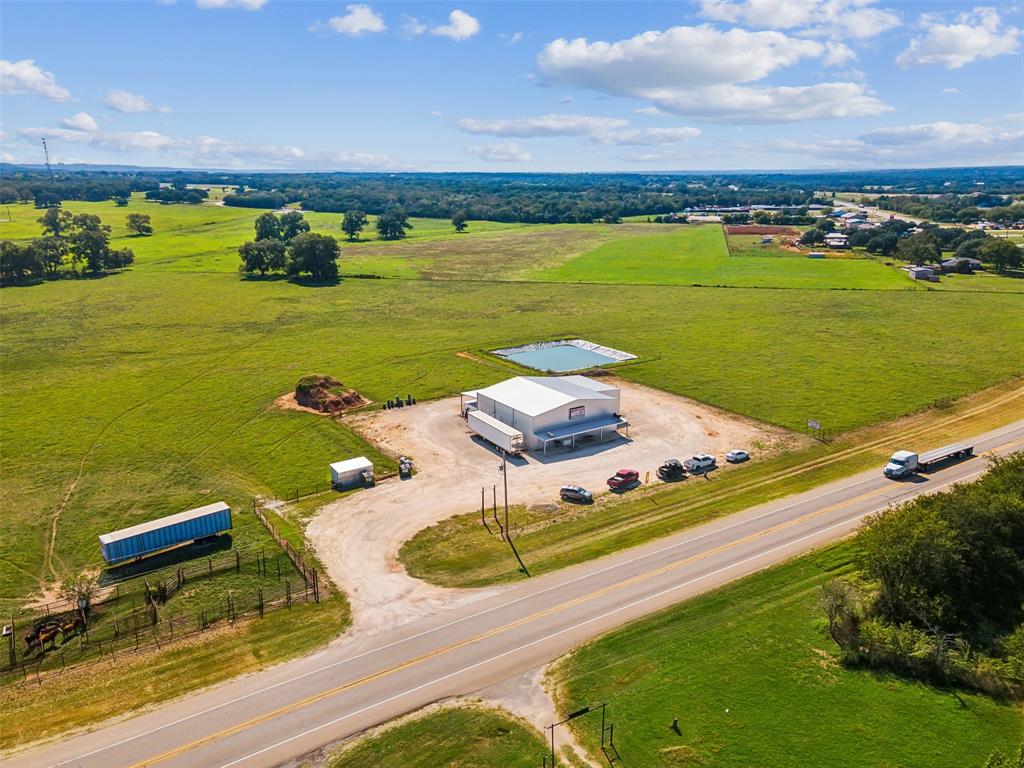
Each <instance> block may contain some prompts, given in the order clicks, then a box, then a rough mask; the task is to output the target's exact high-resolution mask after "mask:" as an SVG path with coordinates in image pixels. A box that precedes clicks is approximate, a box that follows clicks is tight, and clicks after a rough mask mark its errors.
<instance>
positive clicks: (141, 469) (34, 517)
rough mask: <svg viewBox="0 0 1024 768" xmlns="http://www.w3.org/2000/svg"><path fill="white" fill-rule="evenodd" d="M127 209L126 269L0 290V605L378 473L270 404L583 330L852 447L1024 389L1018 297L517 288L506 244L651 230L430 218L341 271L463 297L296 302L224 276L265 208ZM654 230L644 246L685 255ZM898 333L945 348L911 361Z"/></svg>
mask: <svg viewBox="0 0 1024 768" xmlns="http://www.w3.org/2000/svg"><path fill="white" fill-rule="evenodd" d="M80 205H81V206H88V205H92V206H108V209H109V210H107V212H106V213H103V212H101V215H104V218H105V220H108V221H109V222H110V223H112V224H113V225H114V226H115V234H117V233H118V232H119V230H118V227H119V226H120V225H119V224H118V220H117V217H118V216H120V215H123V212H124V211H125V210H126V209H116V208H114V207H113V205H112V204H106V203H97V204H80ZM135 206H143V207H144V209H145V210H147V211H148V212H151V214H152V215H153V222H154V226H155V228H156V234H155V235H154V236H153V237H150V238H125V241H126V242H128V243H130V245H131V246H132V247H133V248H136V250H137V251H138V253H139V260H138V263H137V264H136V265H135V266H134V267H133V268H132V269H131V270H128V271H126V272H124V273H121V274H114V275H110V276H107V277H101V278H92V279H77V280H74V279H69V280H58V281H50V282H44V283H42V284H39V285H34V286H27V287H19V288H9V289H4V290H3V292H2V293H0V303H2V307H0V321H2V323H0V343H2V348H3V360H2V362H3V365H2V369H0V409H2V411H3V413H4V419H3V423H2V425H0V438H2V439H0V459H2V461H3V464H4V467H5V474H4V477H3V478H2V480H0V494H2V496H0V498H2V499H3V503H4V509H5V514H4V515H3V517H2V518H0V537H2V541H3V545H2V551H0V596H3V597H7V598H16V597H19V596H23V595H25V594H26V593H28V592H32V591H34V590H38V589H41V588H43V587H44V586H46V585H48V584H51V583H52V582H53V581H54V580H56V579H57V578H58V577H59V576H61V575H63V574H66V573H68V572H69V571H71V570H74V569H76V568H79V567H83V566H93V565H96V564H97V562H98V557H99V553H98V546H97V544H96V536H97V535H98V534H99V533H102V532H104V531H107V530H112V529H114V528H118V527H122V526H124V525H128V524H131V523H135V522H139V521H141V520H144V519H149V518H152V517H156V516H160V515H164V514H168V513H171V512H175V511H179V510H181V509H186V508H190V507H193V506H197V505H199V504H203V503H207V502H209V501H211V500H217V499H221V498H223V499H224V500H226V501H228V502H229V503H230V504H231V505H232V506H233V507H235V508H236V509H239V510H244V509H245V508H246V507H247V506H250V505H251V498H252V496H254V495H268V496H279V497H288V496H291V495H292V494H293V492H294V490H295V489H297V488H303V489H305V488H309V487H311V486H312V485H314V484H316V483H323V482H324V481H325V480H326V472H327V464H328V463H329V462H330V461H334V460H337V459H339V458H344V457H347V456H352V455H359V454H366V455H368V456H371V457H372V458H374V460H375V461H376V462H377V463H378V467H379V468H383V469H391V468H392V464H391V463H390V459H389V458H387V457H385V456H382V455H380V454H379V453H378V452H376V451H375V450H374V449H373V448H372V447H370V446H367V445H366V444H365V443H364V442H363V441H362V439H361V438H360V437H359V436H358V435H356V434H355V433H353V432H352V430H350V429H349V428H348V427H347V426H346V425H345V424H344V423H343V422H339V421H336V420H332V419H328V418H325V417H322V416H314V415H312V414H307V413H299V412H294V411H281V410H279V409H278V408H276V407H275V406H274V400H275V398H276V397H277V396H278V395H280V394H283V393H285V392H287V391H289V390H290V389H291V388H292V387H294V384H295V382H296V381H297V380H298V379H299V378H300V377H301V376H303V375H305V374H308V373H325V374H329V375H332V376H335V377H336V378H338V379H340V380H342V381H343V382H344V383H345V384H346V385H349V386H352V387H354V388H356V389H357V390H359V391H360V392H362V393H363V394H364V395H366V396H367V397H369V398H370V399H371V400H374V401H376V402H379V401H380V400H382V399H386V398H388V397H394V396H396V395H400V394H401V395H404V394H406V393H411V394H413V395H414V396H416V397H417V398H418V399H421V400H425V399H429V398H434V397H440V396H442V395H447V394H450V393H452V392H456V391H460V390H462V389H466V388H468V387H471V386H479V385H481V384H485V383H490V382H493V381H495V380H497V379H499V378H501V377H502V376H504V375H506V374H505V372H506V370H507V369H505V368H502V367H501V366H497V365H496V364H494V363H493V362H488V361H486V360H482V361H481V360H474V359H469V358H466V357H461V356H459V355H458V353H459V352H462V351H466V350H469V351H474V350H475V351H479V350H482V349H493V348H496V347H501V346H510V345H513V344H516V343H521V342H523V341H532V340H536V339H544V338H561V337H565V336H579V337H583V338H588V339H592V340H594V341H598V342H601V343H605V344H609V345H611V346H614V347H617V348H620V349H629V350H630V351H632V352H635V353H636V354H638V355H640V358H641V359H640V360H639V361H638V363H637V364H635V365H629V366H626V367H624V368H622V369H620V372H621V375H623V376H625V377H627V378H630V379H633V380H635V381H638V382H641V383H645V384H649V385H651V386H655V387H659V388H662V389H666V390H669V391H673V392H677V393H679V394H683V395H686V396H689V397H692V398H695V399H698V400H701V401H704V402H709V403H712V404H715V405H718V406H721V407H723V408H726V409H728V410H732V411H735V412H738V413H742V414H746V415H749V416H752V417H754V418H758V419H761V420H763V421H768V422H771V423H774V424H779V425H782V426H785V427H789V428H798V427H800V426H801V425H802V424H803V423H804V422H805V420H806V419H807V418H808V417H817V418H820V419H821V420H822V421H823V422H824V423H825V424H826V425H827V426H828V427H829V428H830V429H833V430H837V431H841V430H846V429H852V428H855V427H859V426H862V425H865V424H870V423H874V422H877V421H879V420H882V419H885V418H889V417H892V416H896V415H899V414H902V413H906V412H909V411H913V410H916V409H919V408H922V407H924V406H926V405H928V404H930V403H932V402H934V401H936V400H939V399H950V398H955V397H957V396H960V395H963V394H966V393H968V392H972V391H975V390H977V389H980V388H983V387H986V386H989V385H992V384H994V383H996V382H998V381H1001V380H1004V379H1006V378H1008V377H1011V376H1014V375H1016V374H1019V373H1021V372H1022V371H1024V360H1022V359H1021V355H1020V344H1019V341H1020V339H1021V338H1022V337H1024V311H1022V302H1021V298H1020V297H1019V296H1012V295H994V294H993V295H988V294H981V293H974V292H963V293H958V292H940V291H887V290H883V291H856V292H853V291H851V292H846V291H805V290H749V289H710V288H704V289H701V288H691V287H683V286H654V285H591V286H587V287H586V288H581V287H580V286H578V285H573V284H558V283H519V282H516V283H506V282H501V281H497V280H493V279H488V278H487V277H486V275H488V274H490V272H488V269H487V267H486V265H485V262H484V260H485V257H486V255H487V254H488V253H489V252H494V243H495V242H506V243H515V244H516V246H515V248H516V250H515V251H514V252H516V253H525V252H526V251H529V250H530V249H533V248H537V247H539V245H540V244H547V245H549V246H550V245H551V242H552V241H550V240H545V239H544V238H556V239H557V240H558V242H559V243H560V244H561V246H562V247H564V248H566V249H569V250H571V249H572V248H575V247H578V246H579V245H580V243H582V242H583V241H588V238H591V237H592V238H595V239H597V240H600V239H604V238H612V240H611V241H609V242H620V243H621V242H627V246H620V247H621V248H622V249H623V250H624V251H626V250H629V249H631V248H632V247H633V246H632V245H628V242H629V241H632V240H634V239H636V238H640V237H641V236H640V235H637V234H636V232H635V229H634V231H630V230H629V229H626V228H622V229H618V228H616V226H618V225H594V226H593V227H586V226H585V227H583V228H582V229H580V230H575V229H573V228H571V227H569V226H568V225H567V226H566V227H551V228H546V227H540V226H526V227H520V228H518V229H516V228H514V227H511V228H509V229H507V230H504V229H501V227H503V226H504V225H496V228H495V229H493V230H491V231H486V228H485V227H483V226H480V227H478V226H477V223H476V222H473V223H471V225H470V232H469V233H467V234H464V235H455V234H454V233H451V232H450V227H448V226H447V224H446V223H445V222H439V223H435V227H434V230H433V234H431V233H430V232H429V231H428V230H429V228H428V227H426V226H424V227H422V228H419V229H418V230H414V232H417V231H418V232H419V233H420V234H419V236H420V237H422V238H423V240H422V242H421V243H420V244H417V243H416V242H415V241H414V239H413V238H412V237H410V239H409V240H408V241H407V242H404V243H397V244H380V243H376V242H373V241H371V242H367V243H361V244H356V245H354V246H345V247H344V250H343V253H344V254H345V255H344V256H343V260H344V259H347V258H348V254H349V253H350V252H353V251H356V252H358V251H359V249H367V250H369V249H376V251H378V252H379V253H380V254H381V255H380V256H379V257H378V256H373V257H371V258H375V259H376V258H379V259H381V260H382V261H386V260H388V259H390V260H393V261H398V262H402V261H406V260H413V259H416V258H418V257H416V256H414V255H410V254H415V253H417V252H418V250H420V249H422V251H423V252H425V253H427V252H429V253H431V254H433V255H429V256H423V259H424V260H425V261H430V262H431V263H432V264H435V265H436V264H437V263H438V260H439V259H444V260H447V261H446V263H447V264H449V265H452V266H451V267H450V268H451V269H453V270H455V269H456V266H454V265H458V264H461V266H458V269H462V270H464V271H465V276H466V278H468V279H466V280H462V281H456V280H452V279H445V280H352V279H350V280H342V281H341V282H340V283H339V284H337V285H331V286H309V285H301V284H297V283H293V282H290V281H288V280H285V279H276V278H269V279H264V280H259V279H245V278H243V277H241V276H239V275H238V274H237V272H236V271H235V270H236V267H235V261H236V257H235V255H234V251H233V249H234V248H235V247H236V246H237V245H238V244H239V243H240V242H241V241H243V240H244V239H246V238H248V237H249V236H250V231H251V229H250V227H251V221H252V220H253V219H254V218H255V216H256V215H258V213H259V212H258V211H252V210H244V209H228V208H224V207H222V206H212V205H204V206H189V207H186V206H164V205H157V204H151V203H143V202H139V201H133V202H132V204H131V205H130V206H129V208H128V209H127V210H133V209H134V207H135ZM74 207H75V206H72V205H69V208H74ZM11 210H12V212H13V211H19V213H18V214H17V216H15V222H13V223H6V224H4V225H3V227H2V228H0V236H2V235H4V234H11V235H16V236H19V237H28V236H31V235H32V234H34V233H35V230H34V228H33V227H34V225H30V223H29V222H33V221H34V218H36V217H37V216H38V212H37V211H35V210H34V209H32V208H31V206H27V205H26V206H11ZM324 216H331V215H328V214H324ZM311 218H314V217H311ZM325 221H326V219H325ZM315 223H317V224H318V227H320V226H326V225H325V224H324V223H323V222H315ZM636 227H647V225H636ZM499 230H500V231H499ZM644 231H650V232H651V233H652V234H650V235H643V236H642V237H649V238H650V239H651V240H652V241H654V242H655V243H656V245H654V246H652V249H653V250H654V251H657V250H659V249H664V248H665V247H666V245H665V241H666V238H668V239H669V240H671V239H672V238H675V237H679V235H678V234H677V233H675V232H670V233H668V234H665V233H663V232H661V231H659V228H657V227H652V228H651V229H650V230H647V229H645V230H644ZM691 231H698V232H702V233H703V232H705V231H706V232H707V233H708V234H706V235H705V234H702V235H701V236H702V237H707V238H708V240H709V242H714V238H715V237H716V236H717V237H719V238H720V237H721V235H720V230H716V229H714V228H710V229H707V230H691ZM446 232H447V234H446ZM565 232H568V234H563V233H565ZM619 233H622V239H621V240H620V241H616V240H615V238H618V237H619V236H620V235H619ZM121 234H123V232H121ZM520 239H521V240H522V241H521V242H520ZM481 244H482V245H481ZM510 247H511V246H510ZM603 247H607V245H602V246H598V247H597V248H596V250H600V249H601V248H603ZM389 249H390V250H391V251H394V252H395V253H399V254H402V255H400V256H388V255H387V251H388V250H389ZM431 249H434V250H431ZM437 249H442V250H444V255H443V256H440V255H437ZM460 254H461V255H460ZM465 254H469V255H468V256H467V255H465ZM548 257H549V252H547V251H543V250H542V252H541V253H539V254H538V253H532V255H531V254H528V255H526V256H525V257H524V258H526V259H527V260H530V259H534V260H538V259H539V260H543V259H544V258H548ZM462 258H465V259H466V262H460V261H459V260H460V259H462ZM503 258H505V259H507V258H508V257H507V256H501V255H500V254H499V255H498V256H495V259H496V260H497V261H499V262H501V260H502V259H503ZM558 258H562V257H561V256H559V257H558ZM581 258H590V257H581ZM609 258H611V259H612V261H614V257H613V256H612V257H609ZM715 258H717V257H715ZM736 260H737V261H756V262H758V263H763V264H766V265H769V266H770V265H774V264H778V263H781V262H783V261H785V259H775V258H771V259H767V258H766V259H753V258H751V259H736ZM511 261H512V262H513V264H514V263H515V261H516V260H515V259H512V260H511ZM567 263H568V264H571V263H572V261H569V262H567ZM468 264H479V265H481V266H480V267H479V269H475V268H470V267H469V266H467V265H468ZM506 264H507V262H506ZM508 266H511V265H508ZM868 266H878V265H872V264H868ZM505 268H506V267H505V266H503V267H501V268H500V269H505ZM500 269H499V271H500ZM879 269H881V267H879ZM343 271H349V269H348V266H347V264H346V263H345V262H344V261H343ZM452 274H455V273H454V272H453V273H452ZM904 279H905V278H902V277H901V280H904ZM906 282H909V281H906ZM895 317H899V318H901V321H900V323H899V324H894V323H893V322H892V319H893V318H895ZM991 317H999V318H1001V321H1000V323H992V322H991V320H990V318H991ZM951 318H955V320H956V333H949V331H948V329H949V327H950V325H949V324H950V319H951ZM907 325H911V326H913V327H915V328H916V329H918V331H919V332H920V333H921V334H922V336H924V337H926V338H927V337H934V338H942V340H943V343H942V344H935V345H929V344H914V345H905V344H903V343H902V339H901V330H900V329H901V328H903V327H906V326H907ZM255 525H258V524H257V523H256V522H255V521H253V520H252V519H251V517H247V516H246V515H244V514H243V515H239V516H238V517H237V518H236V535H237V538H238V542H239V544H240V545H242V546H246V545H248V544H249V543H250V542H251V541H253V537H257V536H258V535H259V533H258V531H256V529H255V528H253V526H255ZM51 542H52V549H51Z"/></svg>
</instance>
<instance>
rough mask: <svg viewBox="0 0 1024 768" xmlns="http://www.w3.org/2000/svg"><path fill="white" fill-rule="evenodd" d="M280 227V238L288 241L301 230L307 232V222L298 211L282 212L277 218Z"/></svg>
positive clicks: (300, 232) (299, 233)
mask: <svg viewBox="0 0 1024 768" xmlns="http://www.w3.org/2000/svg"><path fill="white" fill-rule="evenodd" d="M278 222H279V223H280V227H281V239H282V240H284V241H285V242H286V243H290V242H291V241H292V240H294V239H295V238H296V237H298V236H299V235H301V234H302V233H303V232H309V222H308V221H306V219H305V217H304V216H303V215H302V213H300V212H299V211H288V212H286V213H282V214H281V216H280V218H279V219H278Z"/></svg>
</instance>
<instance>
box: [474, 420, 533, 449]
mask: <svg viewBox="0 0 1024 768" xmlns="http://www.w3.org/2000/svg"><path fill="white" fill-rule="evenodd" d="M466 423H467V424H469V428H470V429H471V430H473V431H474V432H475V433H476V434H478V435H480V437H482V438H483V439H484V440H486V441H487V442H489V443H491V444H492V445H495V446H497V447H498V448H501V450H503V451H504V452H505V453H511V454H513V455H517V454H520V453H522V452H523V450H525V448H526V442H525V441H524V440H523V433H522V432H520V431H519V430H518V429H516V428H515V427H510V426H509V425H508V424H506V423H505V422H503V421H498V420H497V419H496V418H494V417H493V416H488V415H487V414H486V413H483V412H481V411H470V412H469V413H467V414H466Z"/></svg>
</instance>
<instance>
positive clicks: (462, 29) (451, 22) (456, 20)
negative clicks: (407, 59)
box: [430, 9, 480, 40]
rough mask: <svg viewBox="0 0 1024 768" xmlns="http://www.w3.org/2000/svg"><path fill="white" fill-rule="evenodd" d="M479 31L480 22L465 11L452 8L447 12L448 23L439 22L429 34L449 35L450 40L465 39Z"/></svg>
mask: <svg viewBox="0 0 1024 768" xmlns="http://www.w3.org/2000/svg"><path fill="white" fill-rule="evenodd" d="M479 31H480V22H479V21H477V20H476V19H475V18H473V17H472V16H470V15H469V14H468V13H466V12H465V11H460V10H457V9H456V10H454V11H452V12H451V13H450V14H448V23H447V24H441V25H440V26H437V27H434V28H433V29H431V30H430V34H432V35H439V36H440V37H450V38H451V39H452V40H465V39H467V38H470V37H472V36H473V35H475V34H476V33H477V32H479Z"/></svg>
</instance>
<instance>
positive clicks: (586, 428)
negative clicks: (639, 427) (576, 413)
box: [537, 416, 629, 442]
mask: <svg viewBox="0 0 1024 768" xmlns="http://www.w3.org/2000/svg"><path fill="white" fill-rule="evenodd" d="M628 426H629V422H628V421H626V420H625V419H623V418H620V417H618V416H599V417H598V418H596V419H590V421H583V422H580V423H579V424H567V425H566V426H564V427H556V428H555V429H545V430H544V431H542V432H538V433H537V437H539V438H540V439H541V440H543V441H544V442H548V441H551V440H562V439H565V438H567V437H572V436H573V435H585V434H587V433H588V432H597V431H598V430H600V429H607V428H608V427H615V428H616V429H621V428H622V427H628Z"/></svg>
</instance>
